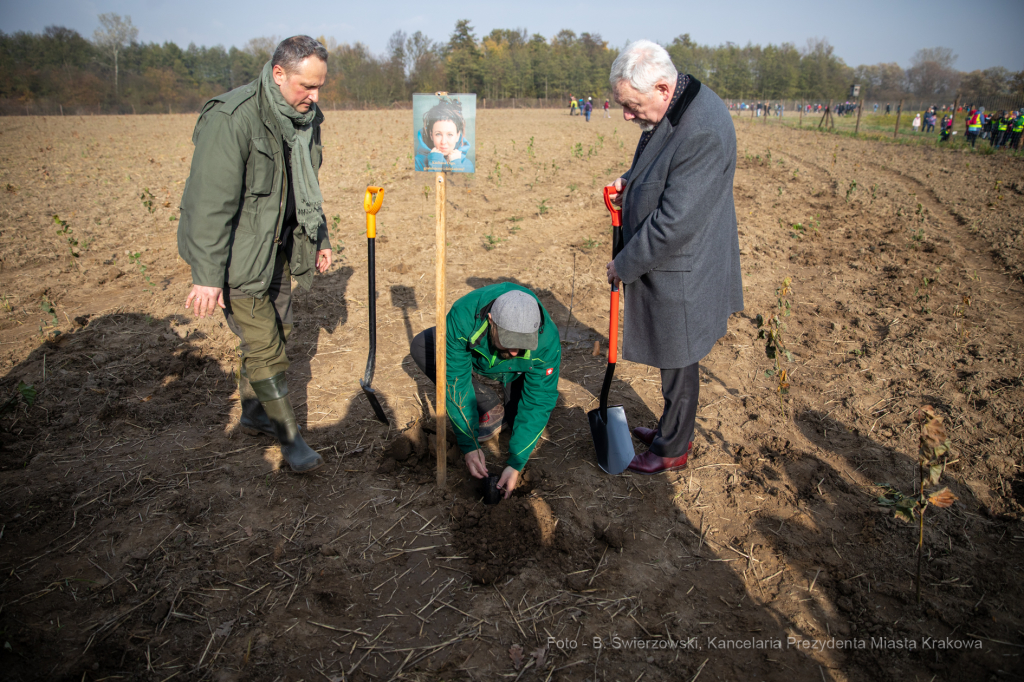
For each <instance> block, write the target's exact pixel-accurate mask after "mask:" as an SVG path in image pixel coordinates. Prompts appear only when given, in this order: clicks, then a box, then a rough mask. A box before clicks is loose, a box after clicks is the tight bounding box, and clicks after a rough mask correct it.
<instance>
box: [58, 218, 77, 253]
mask: <svg viewBox="0 0 1024 682" xmlns="http://www.w3.org/2000/svg"><path fill="white" fill-rule="evenodd" d="M53 222H55V223H57V225H58V229H57V234H59V235H60V236H61V237H64V239H65V241H66V242H67V246H68V255H69V256H70V258H71V259H72V260H74V259H75V258H78V256H79V253H78V251H75V248H76V247H77V246H78V240H77V239H75V231H74V230H73V229H71V224H70V223H68V221H66V220H61V219H60V216H59V215H55V216H53Z"/></svg>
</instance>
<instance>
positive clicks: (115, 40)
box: [92, 12, 139, 97]
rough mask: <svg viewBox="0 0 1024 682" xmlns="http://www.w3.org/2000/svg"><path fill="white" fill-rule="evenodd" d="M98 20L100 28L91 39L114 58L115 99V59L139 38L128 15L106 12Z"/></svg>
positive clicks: (115, 80)
mask: <svg viewBox="0 0 1024 682" xmlns="http://www.w3.org/2000/svg"><path fill="white" fill-rule="evenodd" d="M99 20H100V28H98V29H96V32H95V33H93V35H92V38H93V42H95V43H96V46H97V47H99V48H100V49H101V50H103V51H104V52H106V53H107V54H109V55H111V56H112V57H113V58H114V97H117V94H118V91H117V71H118V69H117V59H118V57H119V56H120V54H121V51H122V50H123V49H124V48H125V47H127V46H128V45H131V44H132V43H133V42H135V39H136V38H138V37H139V29H137V28H135V26H133V25H132V18H131V17H130V16H128V15H125V16H124V17H122V16H121V15H120V14H114V13H113V12H107V13H105V14H101V15H100V16H99Z"/></svg>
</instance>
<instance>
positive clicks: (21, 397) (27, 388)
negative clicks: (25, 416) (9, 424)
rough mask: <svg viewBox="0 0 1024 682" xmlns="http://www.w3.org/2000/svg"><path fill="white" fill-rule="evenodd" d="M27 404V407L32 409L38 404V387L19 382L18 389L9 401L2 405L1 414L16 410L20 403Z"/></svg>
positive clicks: (0, 407) (0, 406)
mask: <svg viewBox="0 0 1024 682" xmlns="http://www.w3.org/2000/svg"><path fill="white" fill-rule="evenodd" d="M19 401H20V402H22V403H24V404H25V407H32V405H33V404H34V403H35V402H36V387H35V386H33V385H32V384H26V383H25V382H24V381H19V382H18V388H17V391H16V392H15V393H12V394H11V396H10V397H9V398H7V400H5V401H4V404H3V405H0V414H5V413H7V412H8V411H10V410H13V409H15V408H16V407H17V406H18V402H19Z"/></svg>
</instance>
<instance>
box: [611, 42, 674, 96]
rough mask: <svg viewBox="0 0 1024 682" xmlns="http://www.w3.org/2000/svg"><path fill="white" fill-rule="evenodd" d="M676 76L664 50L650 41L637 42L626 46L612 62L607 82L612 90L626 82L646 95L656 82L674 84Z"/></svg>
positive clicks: (669, 58)
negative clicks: (664, 81)
mask: <svg viewBox="0 0 1024 682" xmlns="http://www.w3.org/2000/svg"><path fill="white" fill-rule="evenodd" d="M678 75H679V72H678V71H676V67H675V64H673V63H672V58H671V57H669V55H668V52H667V51H666V50H665V48H663V47H662V46H661V45H659V44H658V43H655V42H653V41H650V40H637V41H635V42H632V43H630V44H629V45H627V46H626V49H624V50H623V51H622V52H621V53H620V54H619V56H618V57H616V58H615V61H614V62H612V71H611V74H610V75H609V76H608V82H609V83H611V86H612V89H613V90H614V89H615V86H616V85H618V84H619V83H620V82H622V81H628V82H629V84H630V85H631V86H633V88H634V89H635V90H636V91H637V92H639V93H642V94H647V93H649V92H650V91H651V90H653V89H654V84H655V83H657V82H658V81H661V80H666V81H669V82H673V83H674V82H675V80H676V77H677V76H678Z"/></svg>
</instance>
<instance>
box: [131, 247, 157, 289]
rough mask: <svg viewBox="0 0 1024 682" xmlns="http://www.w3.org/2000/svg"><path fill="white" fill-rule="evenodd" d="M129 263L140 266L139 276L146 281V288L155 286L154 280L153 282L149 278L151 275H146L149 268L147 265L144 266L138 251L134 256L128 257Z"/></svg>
mask: <svg viewBox="0 0 1024 682" xmlns="http://www.w3.org/2000/svg"><path fill="white" fill-rule="evenodd" d="M128 262H129V263H131V264H132V265H138V266H139V274H140V275H142V278H143V279H144V280H146V286H147V287H151V286H153V280H151V279H150V278H149V275H148V274H146V270H147V269H148V268H147V267H146V265H145V264H144V263H143V262H142V254H141V253H139V252H138V251H136V252H135V253H133V254H130V255H129V256H128Z"/></svg>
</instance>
